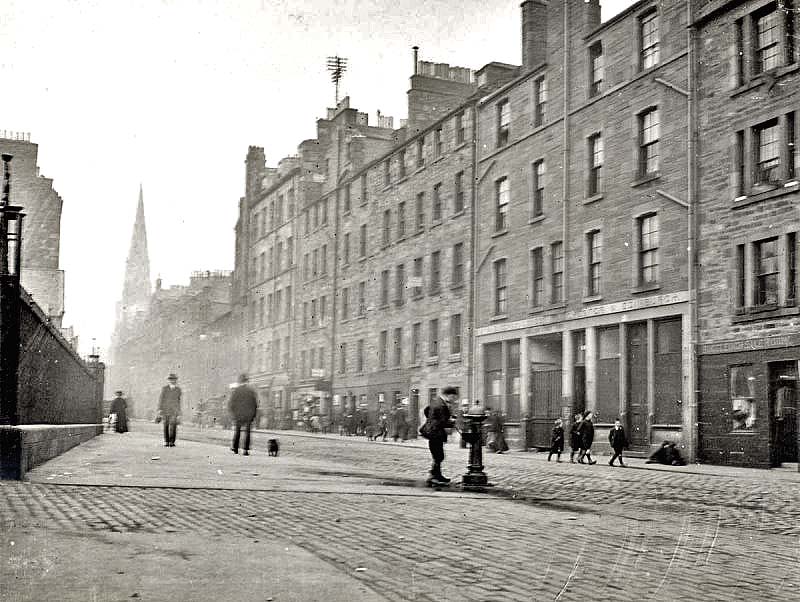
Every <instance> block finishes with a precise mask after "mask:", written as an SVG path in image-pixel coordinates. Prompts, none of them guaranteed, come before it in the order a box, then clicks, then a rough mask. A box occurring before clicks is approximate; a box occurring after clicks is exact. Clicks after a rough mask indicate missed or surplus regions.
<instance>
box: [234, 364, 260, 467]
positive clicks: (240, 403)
mask: <svg viewBox="0 0 800 602" xmlns="http://www.w3.org/2000/svg"><path fill="white" fill-rule="evenodd" d="M228 409H229V410H230V412H231V414H233V420H234V423H235V425H234V427H233V443H232V444H231V451H232V452H233V453H235V454H238V453H239V434H240V433H241V431H242V430H244V446H243V449H244V451H243V452H242V455H245V456H249V455H250V426H251V425H252V424H253V419H254V418H255V417H256V411H257V410H258V396H257V395H256V392H255V391H254V390H253V389H252V387H250V386H249V385H248V384H247V374H244V373H243V374H240V375H239V386H238V387H236V388H235V389H234V390H233V392H232V393H231V398H230V401H228Z"/></svg>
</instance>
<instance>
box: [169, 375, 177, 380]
mask: <svg viewBox="0 0 800 602" xmlns="http://www.w3.org/2000/svg"><path fill="white" fill-rule="evenodd" d="M167 380H178V376H177V374H170V375H169V376H168V377H167Z"/></svg>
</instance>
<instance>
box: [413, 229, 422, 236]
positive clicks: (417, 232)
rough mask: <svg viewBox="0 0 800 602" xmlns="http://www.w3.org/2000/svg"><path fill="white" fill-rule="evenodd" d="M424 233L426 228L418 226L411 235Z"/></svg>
mask: <svg viewBox="0 0 800 602" xmlns="http://www.w3.org/2000/svg"><path fill="white" fill-rule="evenodd" d="M424 233H425V228H418V229H417V231H416V232H414V234H412V235H411V236H419V235H420V234H424Z"/></svg>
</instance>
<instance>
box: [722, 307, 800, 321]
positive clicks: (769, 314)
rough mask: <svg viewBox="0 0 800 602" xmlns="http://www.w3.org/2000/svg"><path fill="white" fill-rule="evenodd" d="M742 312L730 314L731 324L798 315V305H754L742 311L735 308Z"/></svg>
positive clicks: (799, 308)
mask: <svg viewBox="0 0 800 602" xmlns="http://www.w3.org/2000/svg"><path fill="white" fill-rule="evenodd" d="M737 311H739V312H742V313H737V314H736V315H733V316H731V323H732V324H741V323H743V322H755V321H756V320H774V319H775V318H784V317H789V316H797V315H800V307H795V306H788V307H787V306H784V307H776V306H772V305H770V306H756V307H748V308H746V309H744V311H742V310H741V309H740V310H737Z"/></svg>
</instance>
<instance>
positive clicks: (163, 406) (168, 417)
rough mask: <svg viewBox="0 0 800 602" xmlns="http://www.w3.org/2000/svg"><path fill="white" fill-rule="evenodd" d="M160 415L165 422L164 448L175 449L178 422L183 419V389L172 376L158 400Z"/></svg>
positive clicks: (175, 377) (168, 378) (174, 376)
mask: <svg viewBox="0 0 800 602" xmlns="http://www.w3.org/2000/svg"><path fill="white" fill-rule="evenodd" d="M158 415H159V417H160V418H161V420H163V421H164V447H175V436H176V435H177V434H178V422H179V420H180V417H181V388H180V387H179V386H178V377H177V376H176V375H175V374H170V375H169V376H168V377H167V384H166V385H165V386H164V387H163V388H162V389H161V396H160V397H159V398H158Z"/></svg>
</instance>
